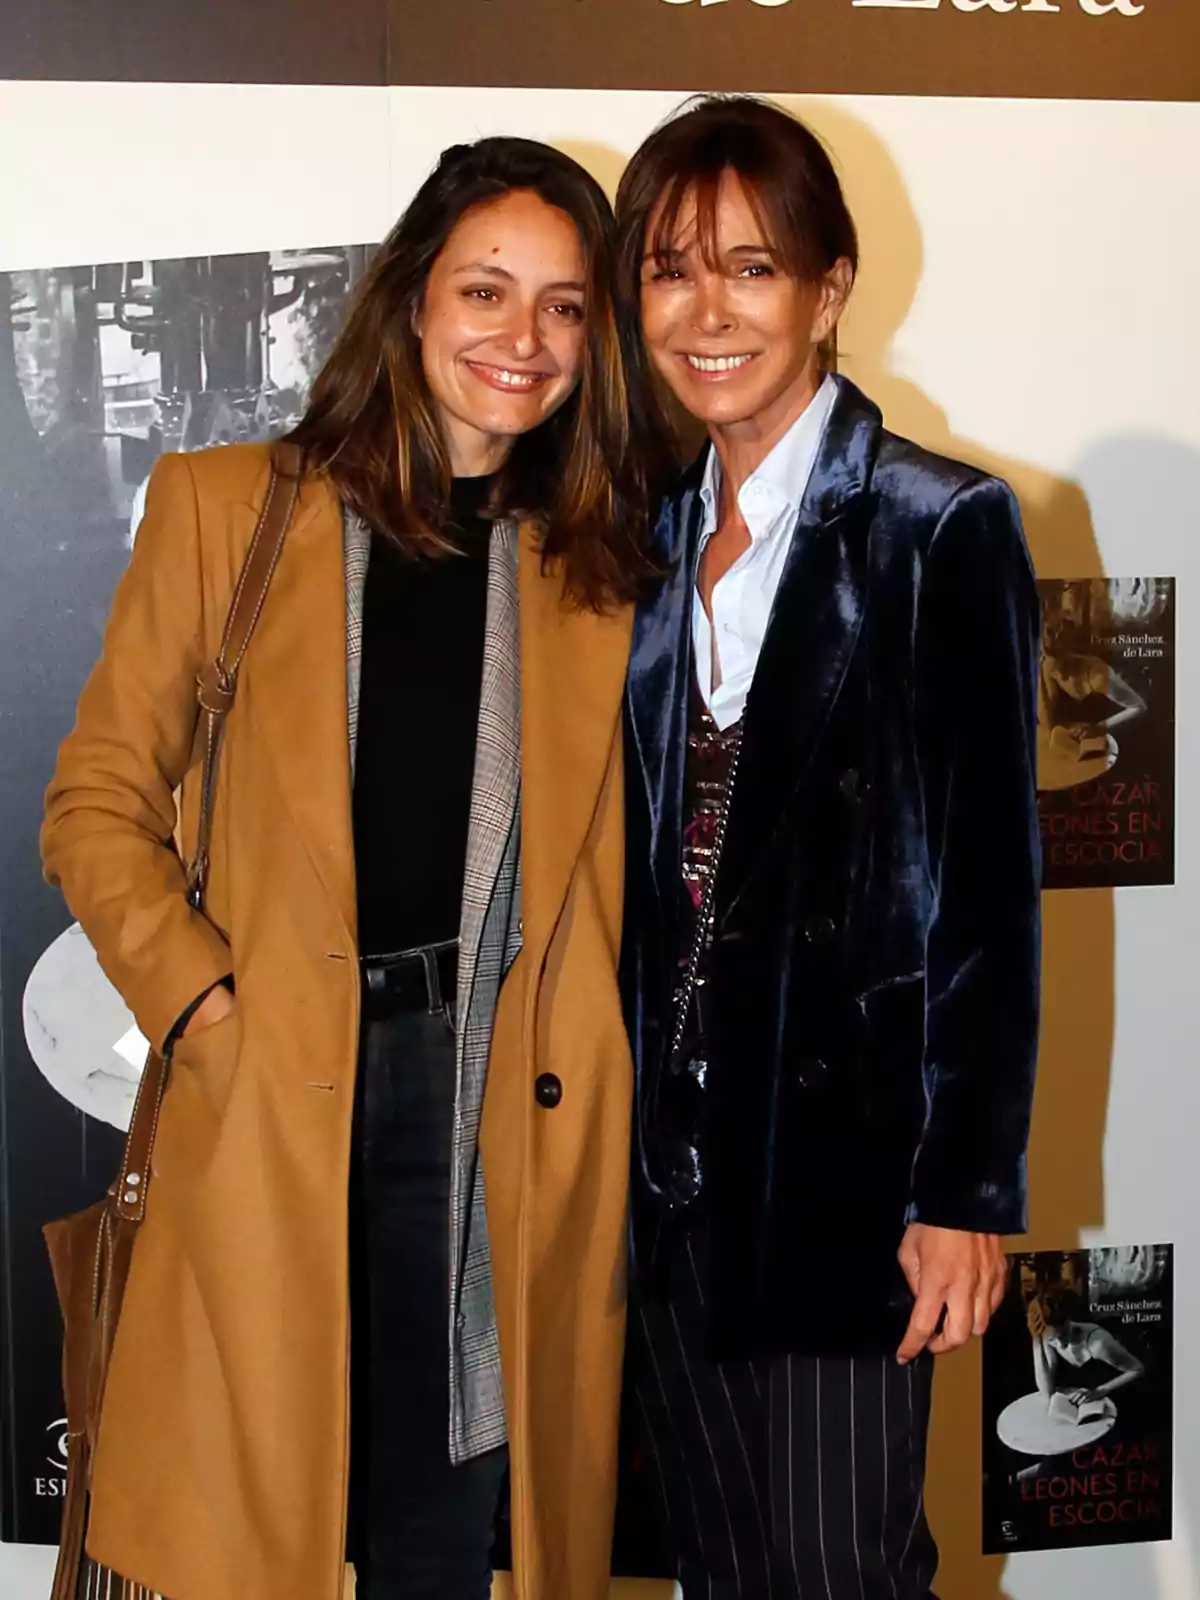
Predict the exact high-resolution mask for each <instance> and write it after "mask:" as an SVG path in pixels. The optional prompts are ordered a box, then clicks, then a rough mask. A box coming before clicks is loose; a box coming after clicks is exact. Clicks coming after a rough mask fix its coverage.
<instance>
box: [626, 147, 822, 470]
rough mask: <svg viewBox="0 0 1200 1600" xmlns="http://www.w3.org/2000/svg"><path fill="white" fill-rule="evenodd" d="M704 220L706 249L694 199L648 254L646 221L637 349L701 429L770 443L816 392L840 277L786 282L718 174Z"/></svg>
mask: <svg viewBox="0 0 1200 1600" xmlns="http://www.w3.org/2000/svg"><path fill="white" fill-rule="evenodd" d="M712 223H713V226H712V229H711V233H712V237H711V239H710V240H709V241H708V244H709V248H708V249H707V250H706V249H704V248H703V244H702V241H701V229H700V228H699V226H698V218H697V213H696V201H695V197H694V196H692V195H688V196H686V197H685V199H684V202H683V204H682V205H681V207H680V209H679V215H678V219H677V221H676V224H675V227H674V230H673V233H672V237H671V239H670V240H669V249H668V250H666V252H665V253H659V254H655V253H654V251H653V249H652V248H651V245H652V241H654V240H655V238H656V236H657V225H658V212H655V213H654V214H652V215H651V218H650V222H649V226H648V227H647V229H646V241H647V244H646V251H647V253H646V255H645V258H644V260H643V262H642V283H641V303H642V326H643V330H644V333H645V338H646V344H647V346H648V348H649V350H650V354H651V356H652V358H653V360H654V363H655V365H656V366H657V368H658V370H659V371H660V372H661V373H662V375H663V377H664V378H665V379H666V381H667V383H668V384H669V385H670V386H671V389H672V390H673V391H674V393H675V395H676V397H677V398H678V399H679V400H680V402H681V403H682V404H683V405H684V406H686V407H687V409H688V411H690V412H691V414H692V416H694V417H697V418H699V419H700V420H701V421H702V422H704V423H706V424H707V425H708V427H709V429H710V431H712V432H722V431H725V432H729V433H731V434H732V435H734V436H736V435H737V434H738V433H744V434H745V435H746V436H748V437H750V436H753V437H756V438H761V439H764V440H773V439H775V438H778V437H780V436H781V435H782V434H783V433H784V432H786V430H787V428H788V427H789V426H790V425H791V423H792V422H793V421H794V420H795V418H796V417H798V416H799V414H800V412H801V411H803V409H804V407H805V406H806V405H807V404H808V402H809V400H810V399H811V398H812V396H813V394H814V393H815V392H816V389H817V386H818V384H819V382H820V364H819V357H818V349H819V346H820V344H821V342H822V340H823V339H825V338H826V337H827V336H828V334H829V333H830V332H831V331H832V329H833V327H834V325H835V324H836V322H837V318H838V315H839V314H840V312H841V309H842V306H843V305H844V303H845V299H846V296H847V294H848V293H849V289H850V281H851V278H852V272H851V270H850V268H849V264H848V263H846V262H838V263H837V265H836V266H835V267H834V268H833V270H832V271H831V272H830V273H829V274H828V275H827V276H826V277H825V278H824V279H822V280H820V281H819V282H817V283H807V282H804V281H802V280H801V279H799V278H797V277H795V276H793V275H791V274H790V273H789V272H788V271H787V269H786V267H785V265H784V263H783V262H782V261H781V260H780V259H779V254H778V252H777V251H776V250H775V249H773V248H772V246H771V243H770V241H769V240H768V239H767V238H766V237H765V236H764V233H763V227H762V223H761V222H760V221H759V218H758V216H757V214H756V211H755V208H754V205H753V204H752V203H751V199H750V197H749V195H748V194H747V192H746V190H745V189H744V187H743V186H742V183H741V181H740V179H739V178H738V177H737V175H736V174H735V173H734V172H732V171H726V172H725V173H723V175H722V177H721V180H720V184H719V186H718V188H717V193H716V197H715V206H714V212H713V218H712ZM706 231H707V230H706ZM706 258H707V259H706Z"/></svg>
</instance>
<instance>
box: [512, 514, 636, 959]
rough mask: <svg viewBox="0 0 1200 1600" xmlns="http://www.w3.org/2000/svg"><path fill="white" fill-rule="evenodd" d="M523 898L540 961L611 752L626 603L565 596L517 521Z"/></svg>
mask: <svg viewBox="0 0 1200 1600" xmlns="http://www.w3.org/2000/svg"><path fill="white" fill-rule="evenodd" d="M518 585H519V589H520V601H521V681H522V710H521V717H522V721H521V729H522V756H521V768H522V798H521V895H522V910H523V916H524V922H525V948H526V950H527V951H528V952H529V953H530V958H531V960H532V961H534V962H535V963H536V964H537V966H539V967H540V963H541V960H542V958H543V956H544V953H545V950H546V948H547V946H548V945H549V943H550V939H551V937H552V935H553V933H554V929H555V927H556V926H557V923H558V919H559V916H560V915H561V913H562V909H563V905H564V903H565V901H566V898H567V891H568V889H569V887H570V882H571V876H572V873H573V872H574V870H575V864H576V862H577V861H578V859H579V853H580V850H581V849H582V847H583V842H584V839H585V838H586V836H587V832H588V828H589V827H590V826H591V821H592V817H593V816H594V814H595V810H596V805H597V802H598V800H599V798H600V792H601V789H602V787H603V784H604V779H605V774H606V772H607V770H608V763H609V759H610V757H611V754H612V746H613V740H614V739H615V737H616V735H617V728H618V720H619V717H620V713H621V690H622V684H623V681H624V676H625V668H626V663H627V661H628V658H629V636H630V628H631V625H632V615H633V613H632V608H631V607H625V608H622V609H621V610H620V611H617V612H609V613H605V614H603V615H601V614H599V613H597V612H595V611H592V610H591V609H590V608H589V609H585V608H582V607H579V606H577V605H576V604H574V602H573V601H572V600H571V599H570V598H568V597H565V596H564V594H563V588H562V574H561V571H560V569H559V567H558V566H557V564H554V565H552V566H550V567H549V568H544V567H543V562H542V552H541V546H540V541H539V539H538V537H537V534H536V532H535V530H534V529H533V528H532V527H531V526H529V525H523V526H522V528H521V533H520V546H519V555H518Z"/></svg>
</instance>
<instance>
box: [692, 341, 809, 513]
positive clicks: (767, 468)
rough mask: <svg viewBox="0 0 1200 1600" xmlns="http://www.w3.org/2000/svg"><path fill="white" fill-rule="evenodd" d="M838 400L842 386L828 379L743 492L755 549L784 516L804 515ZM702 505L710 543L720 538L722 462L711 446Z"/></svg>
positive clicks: (740, 499) (742, 506)
mask: <svg viewBox="0 0 1200 1600" xmlns="http://www.w3.org/2000/svg"><path fill="white" fill-rule="evenodd" d="M836 399H837V383H836V381H835V379H834V378H833V376H832V374H830V373H826V375H825V378H824V380H823V381H822V383H821V386H820V388H819V389H818V390H817V392H816V394H815V395H814V396H813V397H812V399H811V400H810V401H809V402H808V404H807V405H806V406H805V408H804V410H803V411H802V412H801V413H800V415H799V416H798V417H797V418H796V420H795V422H793V423H792V425H791V427H790V428H789V429H788V430H787V432H786V433H785V434H784V435H783V437H782V438H781V439H779V440H777V441H776V443H775V444H774V445H773V446H772V448H771V450H770V451H769V453H768V454H767V455H766V456H765V457H764V458H763V460H762V461H760V462H759V464H758V466H757V467H755V469H754V471H753V472H752V473H751V474H750V476H749V477H748V478H747V479H746V481H745V483H743V484H742V487H741V488H740V489H739V490H738V509H739V510H740V511H741V513H742V516H743V518H744V519H745V522H746V526H747V528H748V529H749V531H750V538H751V540H752V542H753V543H755V544H757V543H758V542H759V541H760V540H761V539H765V538H766V537H767V534H768V533H769V532H770V530H771V528H772V527H773V526H774V525H775V523H776V522H777V521H778V519H779V517H780V515H781V514H782V513H784V512H790V513H792V514H795V513H797V512H799V510H800V502H801V501H802V500H803V499H804V492H805V490H806V489H807V488H808V480H809V478H810V477H811V476H812V469H813V466H814V464H815V462H816V459H817V451H818V450H819V449H820V447H821V437H822V435H823V434H824V432H825V424H826V422H828V420H829V413H830V412H831V411H832V410H833V403H834V401H835V400H836ZM700 501H701V504H702V506H703V508H704V516H703V521H702V523H701V529H700V532H701V539H702V540H704V541H706V540H707V539H708V538H709V536H710V535H711V534H713V533H715V532H716V527H717V517H718V514H719V509H720V503H721V462H720V458H719V457H718V455H717V452H716V450H715V449H714V448H713V446H712V445H710V446H709V449H708V456H707V458H706V460H705V463H704V477H703V480H702V482H701V484H700Z"/></svg>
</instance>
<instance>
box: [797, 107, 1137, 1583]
mask: <svg viewBox="0 0 1200 1600" xmlns="http://www.w3.org/2000/svg"><path fill="white" fill-rule="evenodd" d="M793 109H795V110H796V111H797V112H798V113H799V114H800V115H801V116H803V117H804V118H805V119H806V120H807V121H808V122H809V123H810V124H811V125H812V126H813V127H814V128H815V129H816V130H817V131H818V132H819V133H820V134H821V135H822V137H823V138H824V139H825V140H826V141H827V142H828V144H829V145H830V147H831V148H832V150H833V151H834V152H835V155H836V158H837V162H838V166H839V169H840V171H841V173H842V176H843V180H844V182H845V185H846V191H847V197H848V199H849V202H850V206H851V210H852V211H853V213H854V216H855V219H856V221H857V224H858V228H859V235H860V243H861V253H862V268H861V274H860V278H859V282H858V285H857V287H856V289H855V294H854V297H853V299H852V301H851V304H850V308H849V310H848V312H847V315H846V317H845V319H844V320H843V323H842V327H841V329H840V331H839V348H840V352H841V357H840V365H841V368H842V370H843V371H844V372H845V373H846V375H847V376H848V377H850V378H852V379H853V380H854V382H855V383H857V384H858V385H859V386H860V387H861V388H862V389H863V390H865V392H866V393H867V394H869V395H870V396H871V397H872V399H874V400H875V401H876V403H877V404H878V405H880V406H881V407H882V409H883V414H884V419H885V421H886V422H887V424H888V426H889V427H890V428H892V429H894V430H895V431H896V432H897V433H901V434H905V435H907V436H908V437H910V438H912V439H916V440H918V441H919V442H920V443H921V444H924V445H926V446H928V447H929V448H930V449H932V450H936V451H938V452H939V453H940V454H942V455H947V456H952V457H954V458H956V459H958V460H960V461H968V462H970V463H972V464H973V465H975V466H978V467H980V468H982V469H983V470H985V471H987V472H991V473H995V474H996V475H997V476H999V477H1001V478H1004V479H1006V480H1007V481H1008V482H1009V483H1010V484H1011V485H1012V486H1013V488H1014V489H1015V491H1016V493H1017V496H1018V498H1019V500H1020V503H1021V511H1022V516H1023V518H1024V522H1025V532H1026V537H1027V539H1028V542H1029V548H1030V551H1031V553H1032V556H1033V562H1034V566H1035V568H1036V570H1037V573H1038V575H1039V577H1057V576H1063V577H1075V576H1091V575H1098V574H1100V572H1101V571H1102V567H1101V561H1100V553H1099V550H1098V548H1097V544H1096V539H1095V534H1094V532H1093V529H1092V521H1091V514H1090V511H1089V508H1088V503H1087V500H1086V498H1085V496H1084V494H1083V491H1082V489H1081V488H1080V487H1079V485H1078V484H1077V483H1073V482H1070V481H1068V480H1065V479H1061V478H1056V477H1054V476H1052V475H1051V474H1049V473H1047V472H1045V471H1044V470H1042V469H1041V468H1038V467H1034V466H1031V465H1029V464H1028V463H1027V462H1022V461H1016V460H1012V459H1010V458H1008V457H1005V456H1000V455H997V454H996V453H995V452H993V451H990V450H988V449H987V448H986V446H984V445H982V444H980V443H979V442H978V441H976V440H973V439H965V438H961V437H959V436H958V435H956V434H955V433H954V432H953V431H952V429H951V427H950V425H949V423H948V421H947V419H946V416H945V413H944V412H943V411H942V410H941V409H940V407H939V406H938V405H937V404H936V402H935V401H933V400H932V399H930V397H929V396H928V395H927V394H925V393H924V392H923V391H922V390H921V389H919V388H918V387H917V386H916V385H915V384H913V383H911V382H910V381H909V380H908V379H906V378H904V377H903V376H901V375H899V374H897V373H895V372H893V371H892V370H891V366H890V360H891V344H892V339H893V337H894V335H895V333H896V332H897V330H898V329H899V328H900V327H901V325H902V324H903V322H904V320H905V318H906V316H907V314H908V311H909V308H910V306H911V304H912V302H913V299H914V297H915V295H916V292H917V288H918V286H919V284H920V281H921V272H922V260H923V250H922V242H921V230H920V225H919V223H918V221H917V217H916V214H915V212H914V211H913V208H912V204H911V202H910V201H909V198H908V195H907V192H906V190H905V186H904V182H903V179H902V178H901V175H900V173H899V171H898V169H897V167H896V164H895V162H894V161H893V159H892V157H891V155H890V154H889V152H888V150H887V148H886V146H885V145H884V144H883V143H882V141H881V140H880V138H879V136H878V135H877V134H876V133H875V132H874V131H873V130H872V129H870V128H869V127H867V126H866V125H865V124H864V123H862V122H859V121H858V120H857V119H855V118H854V117H851V116H849V115H847V113H846V112H844V111H843V110H841V109H840V108H838V107H834V106H830V105H826V104H823V103H820V102H813V101H807V100H806V101H797V102H794V103H793ZM969 333H970V328H969V322H968V324H967V325H965V326H964V335H965V336H969ZM1043 914H1044V950H1043V960H1042V984H1043V1002H1042V1035H1041V1048H1040V1052H1039V1060H1038V1086H1037V1101H1036V1105H1035V1108H1034V1119H1033V1135H1032V1141H1031V1145H1030V1154H1029V1169H1030V1203H1031V1214H1030V1232H1029V1235H1028V1245H1029V1247H1030V1248H1033V1249H1039V1250H1040V1249H1065V1248H1068V1247H1070V1246H1072V1245H1075V1244H1077V1243H1078V1242H1079V1241H1080V1234H1081V1230H1082V1229H1084V1228H1092V1227H1096V1226H1099V1225H1100V1224H1102V1223H1103V1221H1104V1181H1103V1167H1102V1153H1103V1144H1104V1130H1105V1120H1106V1115H1107V1108H1108V1090H1109V1076H1110V1065H1111V1054H1112V1039H1113V959H1114V913H1113V893H1112V891H1111V890H1109V889H1087V890H1071V891H1067V892H1062V891H1060V892H1056V893H1052V894H1047V895H1045V896H1044V898H1043ZM979 1463H980V1396H979V1348H978V1345H977V1344H976V1345H972V1346H970V1347H968V1348H967V1349H966V1350H964V1351H962V1352H960V1353H959V1354H957V1355H955V1356H953V1357H951V1358H949V1359H946V1360H944V1361H943V1362H942V1363H941V1367H940V1372H939V1383H938V1389H937V1391H936V1398H935V1404H934V1420H933V1433H932V1438H931V1441H930V1463H929V1504H930V1519H931V1522H932V1523H933V1526H934V1530H935V1532H936V1534H937V1537H938V1540H939V1543H940V1545H941V1549H942V1566H941V1570H940V1573H939V1577H938V1590H939V1593H940V1595H941V1597H942V1600H1000V1597H1002V1596H1003V1595H1004V1593H1005V1590H1004V1587H1003V1568H1004V1559H1003V1558H1002V1557H999V1556H995V1557H984V1556H981V1555H980V1554H979V1550H980V1545H981V1524H980V1491H979V1488H978V1473H979ZM964 1484H966V1485H968V1486H969V1487H968V1489H967V1491H966V1492H965V1493H964ZM1143 1592H1145V1593H1146V1594H1147V1595H1148V1594H1151V1593H1153V1580H1150V1586H1149V1587H1147V1588H1146V1589H1145V1591H1143Z"/></svg>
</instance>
